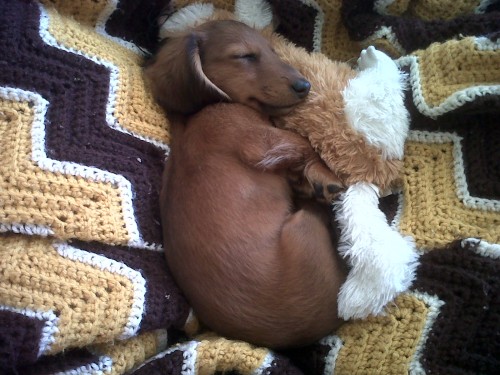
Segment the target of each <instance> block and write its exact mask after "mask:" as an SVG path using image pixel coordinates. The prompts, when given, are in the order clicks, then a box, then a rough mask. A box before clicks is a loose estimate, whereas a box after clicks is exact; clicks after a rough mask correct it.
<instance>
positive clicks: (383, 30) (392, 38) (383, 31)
mask: <svg viewBox="0 0 500 375" xmlns="http://www.w3.org/2000/svg"><path fill="white" fill-rule="evenodd" d="M377 39H387V40H388V41H389V42H390V43H391V45H392V46H393V47H394V48H396V50H397V51H398V52H399V53H400V54H401V55H405V54H406V50H405V49H404V48H403V46H402V45H401V43H399V41H398V37H397V36H396V34H395V33H394V31H392V27H391V26H381V27H380V28H378V29H377V30H376V31H375V32H374V33H373V34H372V35H370V36H369V37H368V38H366V39H365V40H363V42H362V43H361V44H362V45H371V44H373V43H374V41H376V40H377Z"/></svg>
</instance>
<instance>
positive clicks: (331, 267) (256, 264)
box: [146, 21, 346, 348]
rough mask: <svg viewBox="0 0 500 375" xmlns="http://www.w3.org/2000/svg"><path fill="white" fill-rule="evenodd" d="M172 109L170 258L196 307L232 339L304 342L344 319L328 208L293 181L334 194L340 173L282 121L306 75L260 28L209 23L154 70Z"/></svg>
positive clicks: (181, 38)
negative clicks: (303, 194)
mask: <svg viewBox="0 0 500 375" xmlns="http://www.w3.org/2000/svg"><path fill="white" fill-rule="evenodd" d="M146 76H147V77H148V78H149V80H150V82H151V86H152V89H153V93H154V95H155V97H156V98H157V100H158V101H159V103H161V105H162V106H163V107H164V108H165V109H166V110H167V111H169V112H170V113H171V114H172V113H180V114H193V113H195V112H197V111H198V110H199V109H201V108H202V107H204V106H206V105H208V104H212V103H215V102H220V101H232V102H236V103H241V104H235V103H233V104H229V103H219V104H214V105H209V106H207V107H206V108H204V109H202V110H201V111H199V112H198V113H196V114H194V115H192V116H190V117H189V118H188V120H187V121H183V120H182V118H181V117H179V116H177V117H173V118H171V119H172V120H173V121H172V142H171V153H170V157H169V159H168V161H167V164H166V168H165V173H164V177H163V189H162V193H161V211H162V222H163V234H164V244H165V251H166V257H167V261H168V264H169V267H170V268H171V272H172V274H173V276H174V277H175V279H176V281H177V282H178V284H179V285H180V287H181V289H182V290H183V292H184V293H185V295H186V296H187V298H188V300H189V301H190V303H191V305H192V307H193V309H194V311H195V312H196V314H197V315H198V317H199V318H200V320H201V321H202V322H204V323H205V324H206V325H207V326H208V327H210V328H211V329H213V330H215V331H216V332H218V333H219V334H222V335H225V336H227V337H229V338H235V339H241V340H245V341H248V342H251V343H254V344H257V345H263V346H267V347H272V348H284V347H290V346H298V345H305V344H308V343H311V342H313V341H315V340H317V339H319V338H321V337H323V336H325V335H327V334H329V333H331V332H332V331H333V330H334V329H335V328H336V327H338V326H339V325H340V324H341V322H342V321H341V320H340V319H339V318H338V317H337V294H338V292H339V288H340V286H341V284H342V283H343V281H344V280H345V277H346V271H345V269H344V267H343V265H342V263H341V262H340V261H339V259H338V256H337V252H336V249H335V246H334V245H333V243H332V238H331V235H330V231H329V219H328V215H327V212H328V207H327V206H320V205H319V204H317V203H316V202H314V201H312V200H310V201H308V202H307V203H305V204H304V203H300V204H298V203H297V200H296V199H294V197H295V194H294V191H293V190H292V187H291V185H290V183H289V180H290V179H293V180H297V179H298V180H301V179H303V180H304V181H305V182H306V184H307V185H308V186H309V187H310V190H311V191H313V192H315V194H316V195H319V196H321V197H323V198H325V199H326V200H327V201H328V200H332V199H333V198H335V197H336V196H337V195H338V193H339V192H340V189H341V187H342V186H341V184H340V182H339V180H338V178H337V177H336V176H335V175H333V174H332V173H331V172H330V170H328V168H326V166H325V165H324V164H323V162H322V161H321V159H320V158H319V157H318V155H317V154H316V153H315V152H314V150H313V149H312V148H311V146H310V144H309V142H308V141H307V140H305V139H304V138H302V137H301V136H299V135H297V134H295V133H292V132H288V131H285V130H280V129H277V128H274V127H273V126H272V123H271V122H270V120H269V117H268V116H269V115H276V114H284V113H287V112H289V111H290V110H292V109H293V108H294V106H295V105H297V104H298V103H300V102H301V101H302V99H303V98H305V97H306V95H307V93H308V91H309V83H308V82H307V81H306V80H305V79H304V78H303V77H302V76H301V75H300V74H299V73H298V72H297V71H296V70H295V69H293V68H292V67H290V66H288V65H286V64H284V63H283V62H282V61H281V60H280V59H279V58H278V57H277V55H276V54H275V53H274V51H273V50H272V48H271V47H270V46H269V44H268V42H267V41H266V40H265V39H264V38H263V37H262V36H260V34H259V33H257V32H256V31H254V30H253V29H251V28H249V27H247V26H245V25H243V24H241V23H238V22H234V21H217V22H208V23H205V24H203V25H202V26H199V27H197V28H195V29H193V30H192V31H191V32H188V33H185V34H180V35H177V36H174V37H172V38H170V39H169V40H168V42H167V43H166V44H165V45H164V46H163V47H162V48H161V50H160V51H159V52H158V54H157V56H156V57H155V59H154V60H153V61H152V63H151V64H150V65H149V66H148V67H147V69H146Z"/></svg>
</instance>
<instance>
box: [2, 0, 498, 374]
mask: <svg viewBox="0 0 500 375" xmlns="http://www.w3.org/2000/svg"><path fill="white" fill-rule="evenodd" d="M239 1H245V0H213V1H211V2H212V3H213V4H214V5H215V6H216V7H218V8H223V9H226V10H229V11H234V10H235V8H236V5H237V3H238V2H239ZM193 2H194V0H181V1H176V2H175V4H170V5H175V7H177V8H180V7H183V6H186V5H188V4H190V3H193ZM169 3H170V1H169V0H155V1H146V0H97V1H96V0H78V1H65V0H44V1H41V2H34V1H27V0H7V1H1V2H0V25H2V26H1V27H0V67H1V68H0V158H1V161H2V162H1V163H0V232H1V233H0V374H4V373H5V374H11V373H12V374H37V375H38V374H55V373H62V374H102V373H106V374H124V373H133V374H216V373H220V372H231V373H235V374H308V375H316V374H317V375H319V374H333V373H334V372H335V374H374V373H382V374H403V373H409V374H425V373H434V374H448V373H453V374H457V373H460V374H476V373H477V374H479V373H480V374H496V372H497V371H498V368H500V360H499V359H500V340H499V334H500V333H499V322H500V303H499V301H500V276H499V275H500V272H499V271H500V147H499V144H500V128H499V127H498V115H499V112H500V110H499V108H500V52H499V48H500V41H499V39H498V37H499V36H500V13H499V11H500V6H499V4H498V3H496V2H484V1H479V0H477V1H462V2H460V1H457V2H445V3H446V6H443V2H439V1H428V0H418V1H411V2H409V1H407V0H384V1H380V0H378V1H373V0H354V1H352V0H349V1H344V2H343V1H341V0H334V1H330V0H315V1H312V0H311V1H309V0H269V3H270V4H271V5H272V6H273V11H274V12H275V14H276V15H277V16H278V18H279V19H280V24H279V28H278V32H280V33H282V34H283V35H285V36H286V37H288V38H289V39H290V40H292V41H294V42H295V43H297V44H298V45H300V46H303V47H305V48H307V49H308V50H309V51H316V52H322V53H324V54H326V55H327V56H329V57H330V58H332V59H339V60H345V61H348V60H352V61H355V59H356V58H357V56H358V55H359V51H360V50H361V49H362V48H364V47H366V45H369V44H373V45H375V46H377V48H380V49H383V50H385V51H386V52H387V53H389V54H391V55H392V56H393V57H394V58H395V59H397V63H398V64H399V65H400V66H401V67H402V69H404V70H406V71H407V72H408V73H409V82H408V86H409V90H408V92H407V100H406V103H407V107H408V109H409V111H410V114H411V132H410V136H409V139H408V141H407V144H406V149H405V153H406V155H405V160H404V163H405V164H404V165H405V166H404V173H403V176H402V180H403V186H402V191H401V193H400V194H396V195H392V196H389V197H386V198H384V199H383V200H381V207H382V209H383V210H384V212H386V214H387V217H388V220H389V221H391V222H392V225H393V227H394V228H395V229H397V230H399V231H400V232H401V233H403V234H404V235H409V236H411V237H413V238H414V239H415V241H416V243H417V246H418V248H419V249H420V250H421V251H422V256H421V258H420V267H419V269H418V271H417V273H418V274H417V279H416V281H415V283H414V285H413V287H412V289H411V290H409V291H408V292H407V293H405V294H403V295H401V296H399V297H398V298H397V299H396V300H395V301H394V303H393V304H390V305H389V306H388V307H387V314H386V315H385V316H382V317H376V318H373V317H370V318H368V319H365V320H363V321H350V322H348V323H346V324H345V325H344V326H342V327H341V328H340V329H339V330H338V331H337V332H332V333H331V335H329V336H327V337H325V338H323V339H321V340H320V341H319V342H317V343H316V344H314V345H311V346H309V347H306V348H298V349H294V350H288V351H286V352H280V353H276V352H272V351H270V350H268V349H267V348H256V347H253V346H252V345H250V344H248V343H243V342H235V341H231V340H226V339H224V338H222V337H218V336H216V335H214V334H211V333H206V332H204V333H203V332H200V329H199V327H198V323H197V321H196V318H195V317H194V315H193V314H192V311H191V310H190V307H189V305H188V303H187V302H186V301H185V299H184V297H183V295H182V291H180V290H179V288H178V287H177V286H176V285H175V283H174V281H173V280H172V278H171V276H170V274H169V272H168V269H167V267H166V263H165V261H164V256H163V253H162V251H163V249H162V247H161V241H162V238H161V229H160V217H159V209H158V193H159V190H160V176H161V173H162V168H163V163H164V160H165V157H166V156H167V155H168V150H169V149H168V143H169V131H168V122H167V120H166V119H165V116H164V114H163V113H162V111H161V110H160V108H159V107H158V106H157V105H156V104H155V103H154V101H153V99H152V97H151V94H150V93H149V91H148V89H147V87H146V85H145V83H144V81H143V78H142V73H141V69H142V64H143V62H144V59H145V57H146V55H147V51H150V50H153V49H154V48H155V46H156V35H157V32H158V30H157V27H156V26H155V23H154V20H155V19H156V18H157V16H158V15H159V14H160V13H161V12H162V11H163V9H164V7H165V6H166V5H168V4H169ZM173 94H175V93H173ZM167 250H168V249H167Z"/></svg>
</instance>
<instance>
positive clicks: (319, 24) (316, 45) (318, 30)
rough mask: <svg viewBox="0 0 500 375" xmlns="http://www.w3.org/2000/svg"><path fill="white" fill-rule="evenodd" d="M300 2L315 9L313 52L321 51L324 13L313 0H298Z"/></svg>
mask: <svg viewBox="0 0 500 375" xmlns="http://www.w3.org/2000/svg"><path fill="white" fill-rule="evenodd" d="M300 2H301V3H302V4H304V5H307V6H309V7H311V8H313V9H314V10H316V17H315V19H314V34H313V52H321V46H322V44H323V24H324V22H325V13H324V12H323V9H321V7H320V6H319V5H318V3H317V2H316V1H315V0H300Z"/></svg>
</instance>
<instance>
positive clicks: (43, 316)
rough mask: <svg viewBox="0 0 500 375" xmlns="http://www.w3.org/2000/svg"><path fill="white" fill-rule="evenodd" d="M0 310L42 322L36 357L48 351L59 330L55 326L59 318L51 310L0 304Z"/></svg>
mask: <svg viewBox="0 0 500 375" xmlns="http://www.w3.org/2000/svg"><path fill="white" fill-rule="evenodd" d="M0 311H10V312H13V313H17V314H21V315H24V316H27V317H28V318H32V319H33V318H34V319H38V320H40V321H42V322H44V327H43V328H42V334H41V336H40V343H39V344H38V355H37V357H40V356H42V355H44V354H45V353H47V352H49V351H50V348H51V345H52V344H53V343H54V342H55V341H56V339H55V335H56V334H57V333H58V332H59V328H57V325H58V323H59V318H58V317H57V316H56V314H54V312H53V311H39V310H32V309H28V308H24V309H19V308H15V307H10V306H4V305H0Z"/></svg>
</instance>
